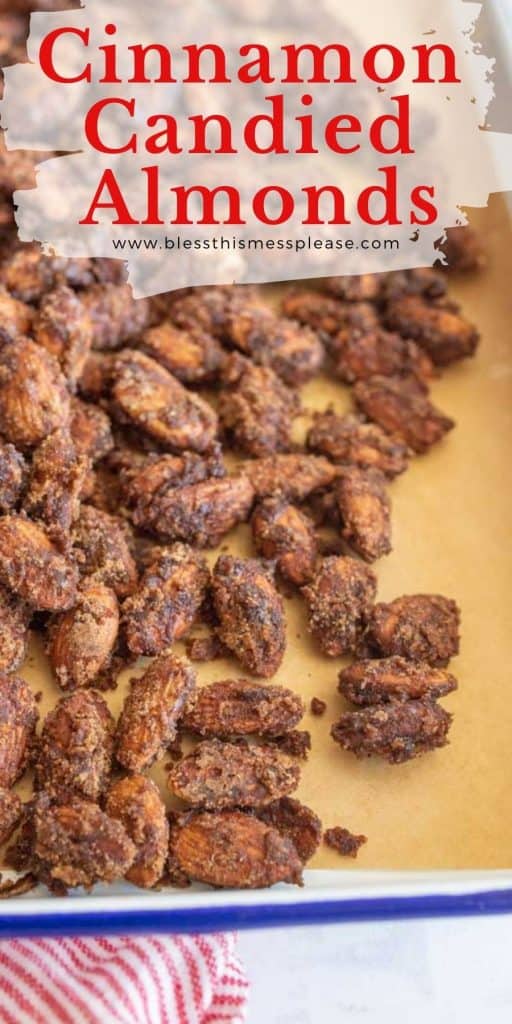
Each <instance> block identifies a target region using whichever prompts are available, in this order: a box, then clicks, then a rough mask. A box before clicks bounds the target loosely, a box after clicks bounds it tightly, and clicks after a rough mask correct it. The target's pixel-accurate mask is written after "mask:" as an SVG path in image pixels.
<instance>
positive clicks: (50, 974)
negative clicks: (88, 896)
mask: <svg viewBox="0 0 512 1024" xmlns="http://www.w3.org/2000/svg"><path fill="white" fill-rule="evenodd" d="M246 1003H247V980H246V977H245V975H244V972H243V970H242V968H241V966H240V963H239V961H238V958H237V956H236V953H235V936H234V935H233V934H226V935H220V934H215V935H194V936H191V935H171V936H167V935H161V936H149V935H148V936H143V937H140V936H137V937H130V936H124V937H111V938H103V937H101V938H84V939H80V938H69V939H67V938H59V939H6V940H2V941H0V1022H1V1024H239V1022H242V1021H244V1020H245V1010H246Z"/></svg>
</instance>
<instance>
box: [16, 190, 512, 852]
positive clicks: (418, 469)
mask: <svg viewBox="0 0 512 1024" xmlns="http://www.w3.org/2000/svg"><path fill="white" fill-rule="evenodd" d="M472 223H473V224H474V225H475V226H477V227H478V228H480V229H481V230H482V231H483V232H484V236H485V242H486V246H487V249H488V253H489V266H488V269H486V270H485V271H484V272H483V273H481V274H479V275H475V276H470V277H462V278H458V279H456V278H451V286H450V293H451V294H453V296H454V297H455V298H456V299H458V300H460V301H461V303H462V304H463V307H464V312H465V314H466V316H467V317H468V318H469V319H470V320H472V321H475V322H476V323H477V324H478V326H479V328H480V330H481V333H482V343H481V347H480V349H479V351H478V354H477V357H476V358H475V359H473V360H470V361H467V362H466V363H464V364H461V365H459V366H456V367H454V368H452V369H450V370H448V371H446V372H444V374H443V376H442V379H441V380H440V381H439V382H436V383H435V384H434V387H433V400H434V401H435V402H436V403H437V404H438V405H439V406H440V407H441V408H442V409H443V410H445V411H446V412H447V413H448V414H450V415H451V416H453V417H454V418H455V419H456V420H457V428H456V429H455V430H453V431H452V432H451V433H450V434H449V435H448V437H447V439H446V440H445V442H444V443H442V444H441V445H439V446H437V447H436V448H435V449H434V450H433V451H432V452H431V453H430V454H428V455H426V456H423V457H416V458H415V459H414V460H413V461H412V464H411V467H410V468H409V470H408V471H407V472H406V473H405V474H404V475H403V476H402V477H400V478H399V479H398V480H396V481H395V482H394V483H393V484H392V485H391V487H390V494H391V498H392V505H393V552H392V554H391V555H389V556H388V557H387V558H384V559H381V560H380V561H379V562H378V563H377V565H376V571H377V575H378V579H379V590H378V599H379V600H391V599H392V598H394V597H397V596H399V595H401V594H405V593H421V592H427V593H428V592H437V593H441V594H446V595H447V596H449V597H454V598H456V599H457V601H458V602H459V604H460V606H461V609H462V643H461V654H460V656H459V657H458V658H457V659H454V660H453V661H452V664H451V670H452V671H453V672H454V673H455V674H456V675H457V677H458V679H459V687H460V688H459V690H458V692H456V693H454V694H452V695H450V696H449V697H448V698H445V700H444V701H443V704H444V706H445V707H446V708H447V709H448V710H450V711H452V712H453V713H454V716H455V718H454V722H453V727H452V731H451V742H450V745H449V746H448V747H446V748H444V749H443V750H440V751H436V752H435V753H431V754H428V755H427V756H425V757H423V758H420V759H418V760H416V761H412V762H410V763H409V764H405V765H398V766H393V765H388V764H387V763H383V762H380V761H379V760H377V759H370V760H364V761H359V760H357V759H356V758H355V757H354V756H353V755H351V754H349V753H346V752H344V751H341V750H340V748H339V747H338V746H337V745H336V744H335V743H334V742H333V741H332V740H331V738H330V736H329V730H330V726H331V724H332V722H333V721H334V720H335V719H336V718H337V717H338V716H339V715H340V714H341V712H342V711H343V710H344V708H345V707H346V705H345V703H344V700H343V698H342V697H341V696H340V695H339V694H338V693H337V689H336V682H337V674H338V672H339V670H340V668H342V667H343V665H344V664H345V662H344V661H343V660H342V659H327V658H324V657H323V656H321V655H319V653H318V651H317V649H316V648H315V646H314V643H313V641H312V640H311V638H310V637H309V635H308V632H307V628H306V618H305V614H304V608H303V606H302V603H301V601H300V600H297V599H292V600H287V601H286V607H287V614H288V647H287V652H286V656H285V659H284V662H283V664H282V666H281V669H280V671H279V672H278V674H277V675H276V676H275V678H274V679H273V680H272V682H276V683H282V684H285V685H288V686H291V687H292V688H293V689H295V690H297V691H298V692H300V693H301V694H302V695H303V696H304V698H305V700H306V702H307V704H308V705H309V701H310V699H311V697H313V696H317V697H321V698H323V699H324V700H326V701H327V704H328V708H327V711H326V713H325V715H324V716H323V717H321V718H314V717H313V716H312V715H311V714H310V713H309V711H308V713H307V714H306V716H305V718H304V722H303V724H302V728H306V729H309V730H310V731H311V735H312V743H313V749H312V751H311V753H310V757H309V761H308V762H307V763H306V764H305V765H304V767H303V778H302V784H301V787H300V790H299V792H298V795H299V797H300V799H302V800H304V801H305V802H306V803H308V804H310V805H311V806H312V807H313V808H314V809H315V810H316V811H317V813H318V814H319V815H320V817H321V818H322V820H323V822H324V825H325V826H326V827H328V826H332V825H337V824H341V825H344V826H346V827H348V828H350V829H351V830H353V831H355V832H364V833H365V834H366V835H367V836H368V843H367V844H366V845H365V846H364V847H363V848H362V849H361V851H360V854H359V857H358V859H357V861H352V860H349V859H347V858H341V857H340V856H339V855H338V854H336V853H335V852H333V851H330V850H328V849H327V848H326V847H322V848H321V849H320V852H319V853H318V854H317V856H316V857H315V859H314V861H313V862H312V865H310V866H313V867H318V868H339V869H340V870H343V871H345V870H349V869H352V868H354V867H357V868H375V869H386V868H394V869H408V868H411V869H412V868H414V869H428V868H445V869H449V868H506V867H510V866H511V861H512V813H511V811H512V807H511V799H510V793H511V790H512V756H511V748H512V678H511V677H512V673H511V670H510V643H511V638H512V600H511V594H510V584H511V579H512V555H511V548H510V523H511V520H512V482H511V475H510V442H511V435H512V429H511V427H512V424H511V420H512V350H511V330H510V323H511V318H512V283H511V261H510V247H511V245H512V232H511V230H510V226H509V221H508V213H507V208H506V206H505V203H504V201H503V199H501V198H497V197H495V198H494V199H493V200H492V202H491V204H490V207H489V208H488V209H487V210H483V211H478V212H477V213H475V215H474V216H473V217H472ZM275 292H276V289H275V287H272V288H270V289H269V293H270V294H271V295H273V296H275ZM303 399H304V404H305V405H306V406H307V407H309V408H320V409H321V408H324V407H325V406H326V404H327V403H328V402H330V401H333V402H334V404H335V406H336V408H337V409H338V410H340V411H342V410H344V409H349V408H350V406H351V399H350V391H349V389H348V388H346V387H344V386H343V385H341V384H338V383H335V382H332V381H328V380H326V379H323V380H319V381H315V382H313V383H312V384H311V385H309V386H307V387H306V388H305V389H304V393H303ZM307 425H308V421H307V419H304V420H302V421H301V424H300V429H299V431H298V436H300V433H301V431H302V432H303V431H304V430H305V428H306V427H307ZM229 546H230V549H231V550H237V551H240V552H241V553H244V554H250V553H251V545H250V539H249V531H248V528H247V527H245V526H244V527H242V528H240V529H239V530H238V531H237V534H236V535H234V539H232V538H231V537H230V539H229ZM216 556H217V555H216V553H215V552H213V553H211V554H209V556H208V557H209V560H210V561H211V563H212V564H213V562H214V561H215V558H216ZM177 647H178V648H179V647H180V645H177ZM141 667H142V666H141ZM197 670H198V677H199V680H200V681H201V682H209V681H212V680H214V679H223V678H228V677H231V678H233V677H241V676H243V675H244V672H243V670H242V669H241V666H240V665H238V664H237V663H236V662H235V661H234V660H232V661H220V660H219V661H214V662H211V663H209V664H206V665H198V666H197ZM22 674H23V675H25V677H26V678H27V679H28V680H29V682H30V683H31V685H32V686H33V687H34V689H35V690H42V692H43V697H42V700H41V704H40V710H41V716H42V717H43V716H44V714H45V713H46V711H47V710H48V709H49V708H50V707H51V706H53V704H54V703H55V701H56V700H57V699H58V698H59V697H60V696H61V693H60V691H59V690H58V687H57V685H56V683H55V682H53V681H52V679H51V675H50V673H49V670H48V668H47V666H46V659H45V658H44V656H43V654H42V648H41V645H40V644H39V643H38V641H35V642H34V644H33V646H32V648H31V652H30V656H29V659H28V662H27V664H26V666H25V669H24V670H23V673H22ZM133 674H137V673H136V672H134V671H133V669H132V670H130V671H128V672H125V673H123V675H122V676H121V678H120V682H119V686H118V689H117V690H116V691H115V692H114V693H110V694H107V695H106V697H107V700H108V702H109V704H110V706H111V707H112V709H113V710H114V712H116V713H117V711H118V710H119V708H120V706H121V703H122V699H123V696H124V694H125V692H126V680H127V679H128V678H129V677H130V675H133ZM168 760H169V759H168V758H164V762H168ZM165 774H166V773H165V771H164V767H163V763H162V764H160V765H158V766H157V767H156V768H155V769H154V770H153V771H152V775H153V776H154V777H155V778H156V779H158V781H159V782H160V783H161V785H162V791H163V792H164V793H165ZM20 789H21V791H22V792H24V793H27V792H28V782H27V780H25V781H24V783H23V784H22V786H21V787H20Z"/></svg>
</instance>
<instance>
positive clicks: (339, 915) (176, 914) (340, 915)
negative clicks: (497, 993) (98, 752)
mask: <svg viewBox="0 0 512 1024" xmlns="http://www.w3.org/2000/svg"><path fill="white" fill-rule="evenodd" d="M511 912H512V889H490V890H486V891H476V892H468V893H457V894H449V893H429V894H425V895H419V896H379V897H371V898H357V899H347V898H343V899H338V900H336V899H329V900H318V901H317V900H315V901H312V902H303V903H300V902H299V903H293V904H279V903H272V902H268V903H263V904H261V903H260V904H256V905H245V906H244V905H242V904H241V905H232V906H231V905H228V906H214V907H188V908H186V907H176V908H169V907H167V908H160V909H159V908H156V907H155V908H147V909H146V908H145V909H138V910H109V911H100V910H94V909H92V910H86V911H81V910H71V911H69V910H66V911H63V912H60V913H59V912H56V913H53V912H50V913H47V912H44V913H30V914H28V913H27V914H9V913H0V938H11V937H15V936H29V935H30V936H37V935H41V936H43V935H44V936H52V935H54V936H57V935H100V934H101V935H115V934H117V935H123V934H125V935H127V934H134V933H139V934H142V933H149V932H153V933H158V932H160V933H167V934H169V933H172V932H182V933H183V932H215V931H225V930H230V929H237V930H238V929H242V928H273V927H279V926H288V927H289V926H293V925H308V924H309V925H312V924H329V923H331V924H334V923H338V924H341V923H343V922H358V921H359V922H361V921H389V920H405V919H407V918H421V917H469V916H472V915H478V914H505V913H511Z"/></svg>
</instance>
